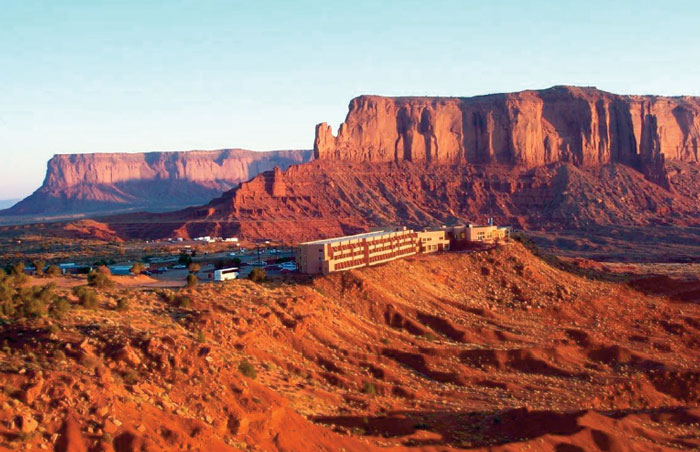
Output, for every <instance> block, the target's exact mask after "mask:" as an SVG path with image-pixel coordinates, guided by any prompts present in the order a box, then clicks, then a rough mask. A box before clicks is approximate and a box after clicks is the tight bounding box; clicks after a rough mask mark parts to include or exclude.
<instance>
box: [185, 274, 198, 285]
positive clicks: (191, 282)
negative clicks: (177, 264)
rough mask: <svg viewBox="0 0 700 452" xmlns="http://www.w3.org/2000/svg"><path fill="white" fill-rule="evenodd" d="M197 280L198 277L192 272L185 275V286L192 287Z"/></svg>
mask: <svg viewBox="0 0 700 452" xmlns="http://www.w3.org/2000/svg"><path fill="white" fill-rule="evenodd" d="M198 282H199V278H197V275H194V274H192V273H190V274H189V275H187V287H194V286H196V285H197V283H198Z"/></svg>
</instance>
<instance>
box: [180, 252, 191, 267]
mask: <svg viewBox="0 0 700 452" xmlns="http://www.w3.org/2000/svg"><path fill="white" fill-rule="evenodd" d="M177 262H178V264H182V265H190V263H192V258H191V257H190V255H189V254H184V253H183V254H180V257H179V258H178V260H177Z"/></svg>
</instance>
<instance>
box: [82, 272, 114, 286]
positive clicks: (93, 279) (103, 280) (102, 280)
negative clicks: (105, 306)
mask: <svg viewBox="0 0 700 452" xmlns="http://www.w3.org/2000/svg"><path fill="white" fill-rule="evenodd" d="M100 268H102V267H100ZM105 268H106V267H105ZM87 280H88V285H89V286H92V287H97V288H100V289H103V288H106V287H111V286H112V285H113V284H114V283H113V282H112V280H111V279H109V276H108V275H107V274H105V273H100V272H98V271H95V270H93V271H91V272H90V273H88V277H87Z"/></svg>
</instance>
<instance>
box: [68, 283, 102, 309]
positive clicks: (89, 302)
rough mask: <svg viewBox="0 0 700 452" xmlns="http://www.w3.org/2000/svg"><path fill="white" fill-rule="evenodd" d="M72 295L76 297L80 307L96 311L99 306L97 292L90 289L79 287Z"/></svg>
mask: <svg viewBox="0 0 700 452" xmlns="http://www.w3.org/2000/svg"><path fill="white" fill-rule="evenodd" d="M73 293H74V294H75V295H76V296H77V297H78V303H80V306H82V307H84V308H87V309H96V308H97V307H98V306H99V305H100V297H99V295H98V294H97V292H95V291H94V290H92V289H89V288H87V287H85V286H80V287H76V288H75V289H73Z"/></svg>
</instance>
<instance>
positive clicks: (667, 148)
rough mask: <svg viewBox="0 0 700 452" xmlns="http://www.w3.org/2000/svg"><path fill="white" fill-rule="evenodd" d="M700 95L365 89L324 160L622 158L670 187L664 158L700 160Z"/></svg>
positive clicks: (524, 162) (323, 149)
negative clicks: (453, 94)
mask: <svg viewBox="0 0 700 452" xmlns="http://www.w3.org/2000/svg"><path fill="white" fill-rule="evenodd" d="M699 147H700V98H695V97H672V98H671V97H658V96H621V95H616V94H611V93H607V92H604V91H600V90H597V89H595V88H579V87H565V86H561V87H553V88H549V89H546V90H541V91H523V92H519V93H510V94H494V95H487V96H478V97H470V98H440V97H432V98H431V97H394V98H392V97H380V96H360V97H358V98H355V99H353V100H352V101H351V102H350V106H349V112H348V115H347V118H346V120H345V122H344V123H343V124H341V125H340V127H339V129H338V135H337V136H334V135H333V132H332V130H331V127H330V126H328V125H327V124H326V123H322V124H319V125H318V126H317V127H316V140H315V142H314V154H315V157H316V158H317V159H331V160H350V161H367V162H387V161H404V160H408V161H414V162H416V161H426V162H441V163H456V164H502V165H520V166H525V167H530V168H531V167H536V166H542V165H547V164H551V163H557V162H563V163H571V164H573V165H575V166H578V167H591V166H599V165H604V164H608V163H622V164H625V165H628V166H631V167H634V168H636V169H638V170H639V171H641V172H642V173H643V174H644V175H645V176H646V177H647V178H648V179H649V180H651V181H653V182H656V183H658V184H659V185H661V186H663V187H665V188H669V183H668V177H667V174H666V173H665V171H664V160H665V159H677V160H682V161H685V162H698V159H699V156H700V154H699V150H698V149H699Z"/></svg>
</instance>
